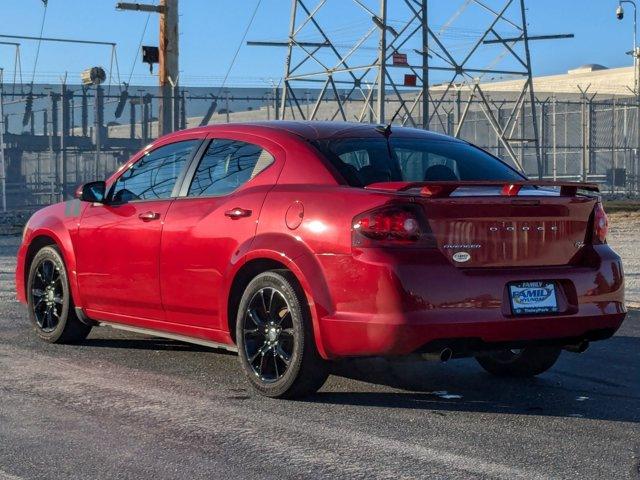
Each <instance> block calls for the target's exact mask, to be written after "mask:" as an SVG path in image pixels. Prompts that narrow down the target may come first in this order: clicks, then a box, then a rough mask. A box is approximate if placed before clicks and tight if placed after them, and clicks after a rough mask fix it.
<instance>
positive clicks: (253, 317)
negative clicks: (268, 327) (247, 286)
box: [247, 310, 265, 327]
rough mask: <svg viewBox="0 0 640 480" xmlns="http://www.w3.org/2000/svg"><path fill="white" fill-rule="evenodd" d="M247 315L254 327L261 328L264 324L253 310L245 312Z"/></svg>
mask: <svg viewBox="0 0 640 480" xmlns="http://www.w3.org/2000/svg"><path fill="white" fill-rule="evenodd" d="M247 315H248V317H249V319H251V321H252V322H253V323H255V325H256V327H263V326H264V324H265V322H263V321H262V319H261V318H260V316H259V315H258V314H257V313H256V311H255V310H249V311H248V312H247Z"/></svg>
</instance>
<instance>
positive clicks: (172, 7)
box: [158, 0, 179, 135]
mask: <svg viewBox="0 0 640 480" xmlns="http://www.w3.org/2000/svg"><path fill="white" fill-rule="evenodd" d="M160 6H161V7H164V9H163V10H164V11H163V12H162V13H160V70H159V72H158V73H159V77H160V78H159V80H160V105H159V107H158V111H159V117H158V118H159V128H160V132H162V134H163V135H164V134H166V133H170V132H172V131H173V95H172V85H171V84H172V83H173V84H174V85H175V88H176V89H177V88H178V73H179V72H178V0H160Z"/></svg>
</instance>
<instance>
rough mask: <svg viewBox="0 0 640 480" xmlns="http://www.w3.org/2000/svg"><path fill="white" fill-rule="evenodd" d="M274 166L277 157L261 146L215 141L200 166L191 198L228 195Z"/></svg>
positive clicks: (192, 184) (190, 193) (190, 191)
mask: <svg viewBox="0 0 640 480" xmlns="http://www.w3.org/2000/svg"><path fill="white" fill-rule="evenodd" d="M272 163H273V157H272V156H271V155H270V154H269V152H267V151H266V150H264V149H263V148H262V147H259V146H258V145H253V144H251V143H246V142H241V141H238V140H224V139H216V140H213V141H212V142H211V144H210V145H209V148H207V151H206V153H205V154H204V156H203V157H202V160H201V161H200V165H198V169H197V170H196V173H195V175H194V177H193V181H192V182H191V186H190V187H189V196H194V197H198V196H203V195H216V196H218V195H226V194H228V193H231V192H233V191H234V190H236V189H237V188H238V187H240V186H241V185H243V184H244V183H246V182H248V181H249V180H251V179H252V178H253V177H255V176H256V175H258V174H259V173H260V172H261V171H262V170H264V169H265V168H267V167H268V166H269V165H271V164H272Z"/></svg>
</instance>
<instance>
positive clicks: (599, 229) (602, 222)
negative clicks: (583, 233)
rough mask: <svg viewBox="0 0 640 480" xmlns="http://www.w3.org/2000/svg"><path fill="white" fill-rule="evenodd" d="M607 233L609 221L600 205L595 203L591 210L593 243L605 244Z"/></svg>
mask: <svg viewBox="0 0 640 480" xmlns="http://www.w3.org/2000/svg"><path fill="white" fill-rule="evenodd" d="M607 233H609V219H608V218H607V214H606V213H605V211H604V208H603V207H602V203H600V202H598V203H596V206H595V208H594V209H593V243H596V244H597V243H606V241H607Z"/></svg>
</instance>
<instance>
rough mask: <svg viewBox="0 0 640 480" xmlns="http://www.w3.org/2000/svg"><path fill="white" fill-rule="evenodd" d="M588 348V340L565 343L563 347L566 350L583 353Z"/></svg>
mask: <svg viewBox="0 0 640 480" xmlns="http://www.w3.org/2000/svg"><path fill="white" fill-rule="evenodd" d="M587 348H589V341H588V340H583V341H582V342H579V343H576V344H574V345H565V347H564V349H565V350H567V351H568V352H573V353H583V352H585V351H586V350H587Z"/></svg>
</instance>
